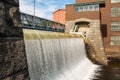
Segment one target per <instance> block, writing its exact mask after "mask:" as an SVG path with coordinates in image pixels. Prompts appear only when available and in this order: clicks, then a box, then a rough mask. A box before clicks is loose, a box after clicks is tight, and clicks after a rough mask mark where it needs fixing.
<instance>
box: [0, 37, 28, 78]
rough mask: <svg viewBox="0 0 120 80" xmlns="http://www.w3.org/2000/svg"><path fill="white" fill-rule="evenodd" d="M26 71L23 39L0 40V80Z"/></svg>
mask: <svg viewBox="0 0 120 80" xmlns="http://www.w3.org/2000/svg"><path fill="white" fill-rule="evenodd" d="M25 69H27V60H26V55H25V47H24V41H23V39H22V38H21V39H19V38H13V37H12V38H10V37H9V38H0V80H3V79H4V78H6V77H7V76H9V75H13V74H17V73H19V72H22V71H24V70H25Z"/></svg>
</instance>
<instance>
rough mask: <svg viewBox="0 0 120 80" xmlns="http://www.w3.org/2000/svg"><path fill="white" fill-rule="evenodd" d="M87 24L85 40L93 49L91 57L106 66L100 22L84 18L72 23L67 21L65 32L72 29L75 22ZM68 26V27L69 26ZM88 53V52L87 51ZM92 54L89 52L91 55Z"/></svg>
mask: <svg viewBox="0 0 120 80" xmlns="http://www.w3.org/2000/svg"><path fill="white" fill-rule="evenodd" d="M82 21H84V22H89V23H90V29H89V31H88V32H87V35H86V39H87V42H89V43H87V44H90V46H92V47H94V50H95V53H94V55H93V57H94V58H95V59H96V60H97V61H98V62H100V63H102V64H106V63H107V62H106V61H107V60H106V56H105V51H104V46H103V40H102V35H101V31H100V20H90V19H86V18H80V19H77V20H74V21H68V22H67V23H66V24H67V25H66V29H67V30H66V32H68V31H70V28H71V29H73V27H74V26H73V25H75V23H77V22H82ZM69 24H70V25H69ZM89 52H90V51H89ZM92 53H93V52H90V54H92Z"/></svg>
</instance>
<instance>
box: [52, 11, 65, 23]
mask: <svg viewBox="0 0 120 80" xmlns="http://www.w3.org/2000/svg"><path fill="white" fill-rule="evenodd" d="M53 20H54V21H55V22H59V23H62V24H65V21H66V20H65V10H63V9H59V10H57V11H55V12H54V13H53Z"/></svg>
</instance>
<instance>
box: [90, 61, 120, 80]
mask: <svg viewBox="0 0 120 80" xmlns="http://www.w3.org/2000/svg"><path fill="white" fill-rule="evenodd" d="M92 80H120V60H115V59H114V60H110V61H109V63H108V66H100V67H99V69H98V70H97V71H96V75H95V78H94V79H92Z"/></svg>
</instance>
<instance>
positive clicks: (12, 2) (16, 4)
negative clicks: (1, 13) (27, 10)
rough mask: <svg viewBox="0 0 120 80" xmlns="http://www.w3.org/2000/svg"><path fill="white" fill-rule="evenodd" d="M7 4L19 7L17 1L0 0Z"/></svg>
mask: <svg viewBox="0 0 120 80" xmlns="http://www.w3.org/2000/svg"><path fill="white" fill-rule="evenodd" d="M1 1H3V2H5V3H7V4H11V5H14V6H17V7H18V6H19V0H1Z"/></svg>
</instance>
